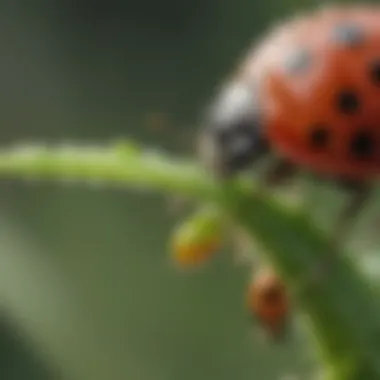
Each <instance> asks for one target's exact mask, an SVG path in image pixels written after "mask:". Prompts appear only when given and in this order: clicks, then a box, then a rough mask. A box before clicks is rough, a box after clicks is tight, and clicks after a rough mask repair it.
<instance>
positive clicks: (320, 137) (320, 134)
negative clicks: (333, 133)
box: [309, 124, 330, 150]
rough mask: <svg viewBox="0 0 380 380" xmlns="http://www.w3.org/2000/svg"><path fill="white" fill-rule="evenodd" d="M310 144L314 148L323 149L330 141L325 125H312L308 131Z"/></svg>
mask: <svg viewBox="0 0 380 380" xmlns="http://www.w3.org/2000/svg"><path fill="white" fill-rule="evenodd" d="M309 137H310V145H311V147H312V148H314V149H318V150H319V149H324V148H326V147H327V145H328V143H329V141H330V133H329V129H328V127H327V126H325V125H323V124H321V125H318V124H317V125H313V126H312V127H311V133H310V136H309Z"/></svg>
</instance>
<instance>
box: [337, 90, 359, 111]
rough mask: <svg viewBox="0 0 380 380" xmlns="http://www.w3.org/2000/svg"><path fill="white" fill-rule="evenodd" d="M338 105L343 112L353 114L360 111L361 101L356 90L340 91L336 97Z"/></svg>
mask: <svg viewBox="0 0 380 380" xmlns="http://www.w3.org/2000/svg"><path fill="white" fill-rule="evenodd" d="M336 106H337V107H338V110H339V111H340V112H342V113H345V114H353V113H355V112H357V111H358V109H359V107H360V101H359V98H358V96H357V94H356V93H355V91H352V90H345V91H341V92H340V93H338V95H337V97H336Z"/></svg>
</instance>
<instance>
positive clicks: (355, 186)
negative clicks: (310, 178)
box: [333, 181, 372, 244]
mask: <svg viewBox="0 0 380 380" xmlns="http://www.w3.org/2000/svg"><path fill="white" fill-rule="evenodd" d="M339 186H340V187H343V188H344V189H347V190H349V191H350V192H352V198H351V200H350V201H349V203H348V204H347V206H346V207H345V208H344V209H343V210H342V212H341V214H340V215H339V217H338V222H337V225H336V227H335V230H334V232H333V242H334V243H335V244H339V243H341V242H342V241H343V239H344V238H345V236H346V235H347V232H348V230H349V229H350V227H351V225H352V224H353V222H354V219H355V218H356V217H357V216H358V214H359V213H360V211H361V210H362V209H363V206H364V205H365V203H366V202H367V201H368V200H369V198H370V196H371V194H372V186H371V185H370V184H368V183H362V182H347V181H341V182H339Z"/></svg>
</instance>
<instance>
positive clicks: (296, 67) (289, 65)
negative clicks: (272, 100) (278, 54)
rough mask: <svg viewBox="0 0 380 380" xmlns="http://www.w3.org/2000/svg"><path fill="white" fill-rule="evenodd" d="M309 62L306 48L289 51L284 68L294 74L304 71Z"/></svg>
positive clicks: (309, 57) (309, 58)
mask: <svg viewBox="0 0 380 380" xmlns="http://www.w3.org/2000/svg"><path fill="white" fill-rule="evenodd" d="M310 64H311V55H310V53H309V51H307V50H306V49H302V48H301V49H298V50H295V51H293V52H291V53H290V54H289V55H288V56H287V57H286V59H285V70H286V71H287V72H288V73H289V74H291V75H296V74H300V73H302V72H304V71H305V70H307V69H308V68H309V66H310Z"/></svg>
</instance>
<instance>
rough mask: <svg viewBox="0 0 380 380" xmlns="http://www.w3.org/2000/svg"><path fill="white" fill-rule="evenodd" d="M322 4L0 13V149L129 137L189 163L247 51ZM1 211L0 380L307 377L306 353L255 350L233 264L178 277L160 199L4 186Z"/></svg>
mask: <svg viewBox="0 0 380 380" xmlns="http://www.w3.org/2000/svg"><path fill="white" fill-rule="evenodd" d="M317 3H318V1H314V2H313V1H307V0H303V1H301V0H299V1H296V0H287V1H286V0H267V1H257V0H235V1H230V0H193V1H187V2H183V1H177V0H157V1H156V0H149V1H143V0H142V1H138V2H134V1H132V0H129V1H127V0H126V1H116V0H104V1H100V0H98V1H95V0H92V1H91V0H87V1H85V0H65V1H63V0H34V1H31V0H23V1H21V0H19V1H16V0H14V1H13V0H9V1H0V9H1V12H0V49H1V50H0V51H1V55H0V56H1V59H0V76H1V81H0V83H1V91H0V97H1V102H0V104H1V106H0V107H1V112H0V122H1V129H0V134H1V141H2V145H6V144H8V143H11V142H14V141H19V140H22V141H34V140H44V141H47V142H62V141H64V142H70V141H74V140H75V141H87V140H90V141H97V142H109V141H110V140H112V139H114V138H116V137H120V136H126V137H131V138H133V139H136V140H138V141H141V142H144V143H145V144H147V145H148V144H149V145H153V146H157V147H162V148H165V149H167V150H171V151H173V152H176V153H178V154H190V153H191V149H192V139H193V138H194V131H195V125H196V122H197V120H198V116H199V113H200V111H201V110H202V107H204V106H205V104H206V102H207V101H208V100H209V99H210V98H211V97H212V96H213V94H214V92H215V86H217V85H218V84H219V83H220V82H221V81H222V80H223V78H224V77H226V75H228V74H229V73H230V72H231V71H232V70H233V68H234V67H235V65H236V64H237V62H238V60H239V58H240V57H241V56H242V54H243V53H244V50H245V49H246V48H247V47H248V46H249V45H250V44H251V42H252V39H254V38H257V37H258V36H259V35H261V33H262V32H263V31H264V30H265V29H266V27H267V26H268V24H269V22H270V21H271V20H277V19H278V18H281V17H284V16H286V15H290V14H292V13H293V12H294V10H295V9H297V10H299V9H302V8H308V7H312V6H313V4H317ZM156 114H164V115H165V117H166V118H167V125H166V128H164V129H163V130H159V129H157V128H158V127H159V126H158V127H157V126H156V124H157V122H155V121H154V120H155V119H154V117H156V118H157V116H154V115H156ZM152 118H153V121H152ZM149 120H150V121H149ZM152 124H153V125H152ZM156 127H157V128H156ZM0 200H1V203H0V207H1V217H0V301H1V311H2V315H3V318H2V321H3V322H2V325H1V326H0V334H1V335H0V350H1V354H0V379H1V380H24V379H25V380H45V379H52V380H55V379H61V378H62V379H78V380H87V379H89V380H90V379H91V380H102V379H104V380H105V379H107V380H108V379H109V380H119V379H120V380H121V379H136V380H171V379H173V380H174V379H176V380H177V379H181V380H190V379H191V380H193V379H199V380H202V379H208V380H210V379H218V380H230V379H231V378H233V379H241V380H248V379H249V380H252V379H263V380H272V379H279V378H281V376H282V375H286V374H299V375H304V374H305V373H306V374H307V373H309V371H310V370H311V369H312V368H313V366H312V362H311V359H310V357H309V354H308V352H307V351H305V346H304V345H303V344H302V342H301V340H300V339H297V338H294V339H291V340H290V341H289V342H288V343H286V344H285V345H280V346H278V347H276V346H275V347H271V346H270V345H266V344H263V343H262V342H261V341H260V340H259V339H256V338H255V335H254V333H253V331H252V327H251V325H250V320H249V318H248V316H247V314H246V311H245V309H244V304H243V301H244V295H245V290H246V286H247V282H248V279H249V274H250V273H249V268H245V267H241V266H235V265H233V263H232V259H231V256H230V255H228V254H227V252H224V253H223V254H222V255H220V256H219V257H217V258H216V260H215V261H214V262H213V263H211V264H210V265H207V266H206V267H204V268H202V269H200V270H198V271H195V272H194V273H180V272H178V271H177V270H175V268H174V267H173V266H172V265H171V263H170V261H169V260H168V255H167V238H168V236H169V234H170V232H171V229H172V228H173V226H174V224H175V222H176V220H177V219H178V217H176V216H173V215H171V214H170V213H169V212H168V203H167V200H166V199H165V198H164V197H162V196H161V195H155V194H150V193H136V192H134V193H132V192H125V191H124V190H121V189H105V188H102V186H101V185H98V184H93V186H91V187H90V188H85V187H81V186H73V185H70V184H62V186H57V184H49V183H43V182H41V181H28V182H20V181H2V182H1V186H0Z"/></svg>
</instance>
